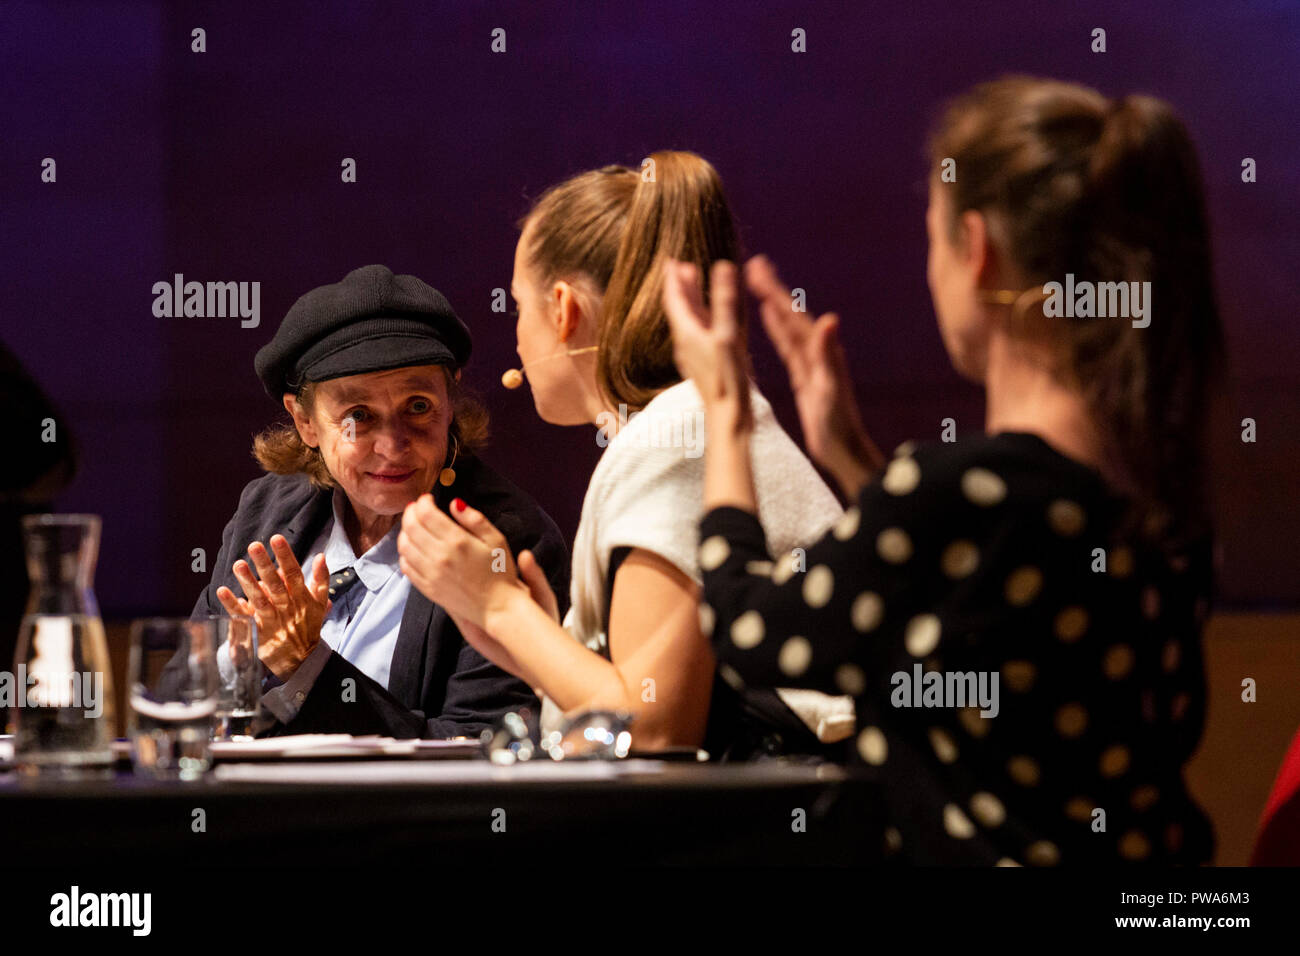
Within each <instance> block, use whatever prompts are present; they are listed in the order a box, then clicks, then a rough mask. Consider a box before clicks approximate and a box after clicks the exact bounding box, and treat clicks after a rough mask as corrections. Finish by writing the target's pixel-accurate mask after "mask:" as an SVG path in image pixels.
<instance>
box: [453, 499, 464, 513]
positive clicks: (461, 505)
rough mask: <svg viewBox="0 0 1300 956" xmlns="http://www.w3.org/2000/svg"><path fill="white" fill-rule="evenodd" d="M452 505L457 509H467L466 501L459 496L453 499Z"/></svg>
mask: <svg viewBox="0 0 1300 956" xmlns="http://www.w3.org/2000/svg"><path fill="white" fill-rule="evenodd" d="M451 506H452V507H453V508H455V509H456V510H457V511H464V510H465V502H463V501H461V500H460V499H459V498H457V499H456V500H455V501H453V502H452V503H451Z"/></svg>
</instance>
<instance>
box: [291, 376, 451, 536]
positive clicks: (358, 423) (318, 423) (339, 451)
mask: <svg viewBox="0 0 1300 956" xmlns="http://www.w3.org/2000/svg"><path fill="white" fill-rule="evenodd" d="M290 401H291V400H287V401H286V407H288V405H289V402H290ZM289 412H290V414H292V415H293V417H294V422H295V424H296V425H297V426H298V432H299V434H300V435H302V439H303V441H305V442H306V443H307V444H309V445H313V446H315V447H317V448H319V449H320V452H321V455H322V456H323V457H324V459H325V465H326V467H327V468H329V471H330V474H331V475H333V476H334V480H335V481H337V482H338V483H339V485H340V486H341V487H342V489H343V491H344V492H345V493H346V494H347V496H348V500H349V501H350V502H351V503H352V506H353V507H354V508H355V509H357V510H358V512H360V513H362V514H373V515H395V514H400V513H401V512H402V510H403V509H404V508H405V507H406V506H407V505H408V504H410V503H411V502H412V501H414V500H415V499H416V498H418V497H419V496H420V495H422V494H424V493H425V492H427V491H428V490H429V489H430V488H432V487H433V484H434V481H435V480H436V479H437V477H438V472H439V471H441V470H442V467H443V463H444V462H445V461H446V455H447V429H448V427H449V426H450V425H451V403H450V401H449V399H448V396H447V380H446V378H445V377H444V373H443V370H442V367H441V366H439V365H420V366H413V367H410V368H399V369H393V370H391V371H387V372H368V373H366V374H365V375H349V376H347V377H346V378H335V379H330V380H328V381H325V382H321V383H320V384H318V385H317V386H316V395H315V400H314V402H313V405H312V409H311V414H310V415H306V414H304V413H303V410H302V408H301V407H298V406H296V405H295V407H291V408H289Z"/></svg>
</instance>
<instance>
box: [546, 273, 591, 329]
mask: <svg viewBox="0 0 1300 956" xmlns="http://www.w3.org/2000/svg"><path fill="white" fill-rule="evenodd" d="M583 299H584V297H583V295H582V294H581V293H580V292H579V291H578V289H577V288H576V287H575V286H574V285H572V284H571V283H568V282H565V281H563V280H561V281H559V282H556V283H555V288H554V290H553V294H552V299H551V301H552V303H553V304H554V306H555V338H556V340H557V341H558V342H559V343H560V344H561V345H563V344H564V343H566V342H568V341H569V339H571V338H572V337H573V336H574V335H576V334H577V332H578V329H579V328H580V327H581V326H582V319H583V315H584V314H585V309H584V308H583Z"/></svg>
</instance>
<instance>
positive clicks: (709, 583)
mask: <svg viewBox="0 0 1300 956" xmlns="http://www.w3.org/2000/svg"><path fill="white" fill-rule="evenodd" d="M929 160H930V170H931V176H930V205H929V210H928V213H927V216H926V224H927V228H928V232H929V240H930V250H929V264H928V278H929V284H930V292H931V297H932V299H933V302H934V309H935V313H936V315H937V316H938V320H939V331H940V335H941V337H942V339H943V342H944V345H945V347H946V348H947V350H948V353H949V356H950V358H951V360H952V362H953V365H954V366H955V367H956V369H957V370H958V371H959V372H960V373H961V374H963V375H965V376H966V377H968V378H970V379H972V380H974V381H976V382H978V383H980V384H981V385H982V386H983V387H984V389H985V392H986V395H987V410H986V420H985V434H983V435H977V436H965V437H962V438H961V439H960V440H958V441H956V442H950V443H945V442H924V443H911V442H909V443H907V444H905V445H904V446H903V447H900V448H899V450H898V452H897V453H896V455H895V457H894V459H893V460H892V462H890V463H889V465H888V466H887V467H885V468H883V469H881V468H878V467H876V464H875V463H874V462H873V461H872V460H871V456H870V455H869V454H866V453H864V452H863V451H862V449H864V448H868V447H869V446H870V443H869V441H868V440H867V438H866V435H865V431H864V429H863V426H862V423H861V419H860V417H859V415H858V411H857V408H856V405H855V403H854V400H853V391H852V386H851V383H850V382H849V381H848V375H847V368H846V364H845V362H844V358H843V354H842V352H841V351H840V348H839V345H838V343H837V339H836V330H837V328H838V319H837V317H836V316H834V315H831V314H828V315H825V316H823V317H821V318H820V319H818V320H816V321H815V322H814V321H812V320H811V319H810V318H809V317H808V316H805V315H803V314H802V313H799V312H795V311H794V310H793V309H791V303H790V296H789V293H788V292H787V291H786V290H785V288H784V287H783V286H782V285H781V283H780V281H779V280H778V279H777V277H776V273H775V271H774V270H773V269H772V266H771V265H770V263H768V262H766V260H763V259H756V260H754V261H752V262H750V263H749V264H748V266H747V270H746V279H747V280H748V285H749V288H750V290H751V292H752V293H753V294H754V295H755V296H756V297H757V298H758V299H759V300H760V308H761V314H762V317H763V324H764V326H765V328H766V329H767V331H768V333H769V335H770V336H771V337H772V339H773V341H774V343H775V345H776V347H777V350H778V352H779V353H780V354H781V355H782V357H783V359H784V360H785V361H786V363H787V365H788V367H789V371H790V378H791V384H792V387H793V389H794V392H795V399H796V403H797V405H798V406H799V411H800V420H801V421H802V423H803V426H804V433H805V436H806V438H807V441H808V447H809V450H810V452H811V453H812V455H813V458H814V459H815V460H817V461H818V462H820V463H823V464H825V465H826V466H827V467H828V469H830V470H831V471H832V473H834V474H835V475H836V477H837V478H838V479H839V480H840V482H841V484H842V485H843V486H844V490H845V491H846V493H848V494H850V495H851V497H852V498H853V499H854V500H855V502H856V504H855V505H854V506H853V507H851V508H850V509H849V510H848V511H847V512H846V513H845V516H844V519H843V520H842V521H841V522H839V523H838V524H837V525H836V526H835V529H834V531H833V532H832V533H831V534H829V535H826V536H825V537H823V538H822V539H821V540H820V541H818V542H815V543H810V544H809V546H808V553H807V566H808V569H809V570H808V571H807V572H806V574H803V575H791V574H788V573H781V569H780V568H779V567H778V569H777V572H776V573H773V574H772V575H770V576H765V575H761V574H754V573H753V572H752V570H751V569H750V567H749V565H750V564H751V563H752V561H753V559H754V558H755V557H756V556H758V555H759V554H761V553H762V552H763V550H764V530H763V528H762V526H761V525H760V524H759V523H758V522H756V521H755V520H754V513H755V511H754V504H755V499H754V495H753V488H754V485H753V482H752V481H751V479H750V473H749V461H750V456H749V425H748V422H749V416H748V415H747V413H746V411H745V404H746V402H747V400H748V389H747V388H746V387H745V371H746V364H745V353H744V352H743V351H742V350H740V349H738V348H737V347H736V344H735V343H736V336H735V335H734V333H733V329H734V327H735V324H736V319H735V315H734V312H733V309H732V308H731V306H732V304H733V303H734V302H735V301H736V299H737V293H736V290H735V284H736V277H735V269H734V267H732V266H731V265H730V263H720V264H717V265H715V266H714V271H713V274H712V277H711V279H712V281H711V285H712V315H710V310H709V309H708V307H706V306H705V304H704V302H703V300H702V298H701V297H700V295H699V290H698V280H699V276H700V275H702V273H701V272H700V270H699V267H698V264H686V265H671V264H670V266H669V267H668V270H667V274H666V289H665V305H666V308H667V309H668V315H669V318H670V321H671V323H672V328H673V334H674V339H675V343H676V354H677V359H678V364H679V366H681V368H682V371H683V372H684V373H685V374H688V375H690V376H691V377H692V380H694V381H695V382H696V384H697V385H698V387H699V390H700V392H701V394H702V396H703V399H704V402H705V407H706V409H707V415H708V427H709V439H710V440H709V447H708V451H707V466H706V467H707V474H706V483H705V506H706V508H707V509H708V513H707V514H706V515H705V517H704V520H703V522H702V524H701V528H700V535H701V540H702V542H703V543H702V545H701V551H702V552H704V551H707V552H716V553H718V554H720V555H723V558H722V559H721V560H719V561H716V562H711V566H710V567H708V568H707V569H706V570H705V573H704V588H703V598H702V599H703V601H704V603H705V605H706V606H708V607H709V608H711V615H710V616H711V617H712V619H713V622H714V627H713V631H712V640H713V645H714V650H715V653H716V654H717V657H718V661H719V664H720V665H721V666H725V667H729V668H731V670H732V671H733V672H734V673H735V674H736V675H738V677H739V679H741V680H743V681H744V682H745V684H746V685H747V686H749V687H762V686H770V685H771V684H774V683H777V682H780V683H781V684H782V685H791V684H793V685H794V686H801V687H806V688H811V689H817V690H824V691H828V692H836V691H846V692H849V693H852V694H853V695H854V697H855V703H856V705H857V714H858V722H859V723H858V728H857V733H856V735H855V740H856V747H855V748H854V749H855V750H856V753H857V756H858V759H859V761H860V762H861V763H862V764H864V765H865V766H867V767H868V768H871V769H872V770H873V771H874V772H875V773H877V774H878V775H879V779H880V781H881V786H882V789H883V793H884V795H885V802H886V805H887V806H888V811H889V815H890V819H889V821H888V824H889V826H888V828H887V830H886V850H887V851H888V852H890V853H893V854H895V856H896V858H897V859H899V860H902V861H906V862H910V863H969V864H985V865H992V864H998V865H1022V864H1031V865H1052V864H1056V863H1061V864H1076V865H1077V864H1082V863H1098V862H1100V863H1119V862H1126V861H1132V862H1164V863H1192V864H1195V863H1203V862H1207V861H1208V860H1209V859H1210V856H1211V851H1212V847H1213V837H1212V833H1211V831H1210V828H1209V825H1208V822H1207V820H1206V818H1205V816H1204V814H1203V813H1202V812H1201V810H1200V808H1199V807H1197V806H1196V804H1195V802H1194V801H1193V800H1192V798H1191V797H1190V795H1189V794H1188V791H1187V788H1186V786H1185V785H1184V782H1183V778H1182V770H1183V766H1184V765H1185V764H1186V762H1187V761H1188V760H1189V759H1190V757H1191V755H1192V753H1193V751H1194V750H1195V749H1196V745H1197V742H1198V740H1199V739H1200V734H1201V727H1202V722H1203V717H1204V712H1205V694H1204V674H1203V671H1202V664H1201V645H1200V632H1201V627H1202V624H1203V622H1204V620H1205V615H1206V610H1207V608H1208V603H1209V600H1208V599H1209V589H1210V579H1211V562H1210V553H1211V549H1210V539H1209V519H1208V515H1207V508H1206V505H1205V494H1204V489H1205V473H1206V461H1205V458H1206V454H1205V447H1206V436H1205V434H1204V432H1205V423H1206V419H1207V412H1208V405H1209V398H1210V396H1211V395H1212V394H1213V390H1214V386H1215V382H1216V378H1217V367H1218V363H1219V358H1220V353H1221V344H1220V326H1219V318H1218V313H1217V310H1216V307H1215V302H1214V295H1213V290H1212V288H1211V281H1210V275H1211V264H1210V255H1209V236H1208V227H1207V223H1206V217H1205V209H1204V201H1203V198H1202V194H1201V185H1200V177H1199V173H1198V170H1197V164H1196V159H1195V155H1194V150H1193V148H1192V145H1191V141H1190V139H1189V137H1188V134H1187V131H1186V129H1185V128H1184V127H1183V125H1182V123H1181V122H1180V121H1179V120H1178V119H1177V117H1176V116H1174V114H1173V113H1172V112H1171V110H1170V109H1169V107H1168V106H1167V105H1166V104H1165V103H1163V102H1161V101H1160V100H1157V99H1154V98H1151V97H1145V96H1131V97H1125V98H1123V99H1120V100H1109V99H1107V98H1106V97H1104V96H1102V95H1101V94H1099V93H1097V92H1095V91H1093V90H1089V89H1085V88H1083V87H1080V86H1076V85H1073V84H1068V83H1060V82H1053V81H1047V80H1037V79H1028V78H1009V79H1005V80H1001V81H998V82H994V83H989V84H985V85H982V86H979V87H976V88H975V89H974V90H973V91H971V92H969V93H968V94H966V95H964V96H962V97H961V98H959V99H958V100H957V101H956V102H954V103H953V104H952V105H951V106H950V107H949V109H948V110H947V112H946V113H945V114H944V116H943V118H942V120H941V121H940V123H939V125H938V127H937V129H936V131H935V134H934V137H933V139H932V141H931V146H930V157H929ZM946 169H951V170H953V171H955V173H956V177H955V179H953V178H952V177H948V176H944V175H943V174H942V172H943V171H944V170H946ZM1076 279H1077V280H1078V282H1079V288H1080V289H1082V288H1084V286H1083V283H1091V284H1092V285H1091V286H1089V287H1088V288H1090V289H1091V288H1093V287H1095V288H1096V289H1097V290H1101V289H1102V288H1109V289H1111V290H1114V293H1115V299H1116V300H1118V301H1120V302H1121V303H1123V302H1124V301H1127V302H1128V304H1129V308H1128V309H1123V308H1121V309H1119V310H1118V314H1116V310H1114V309H1112V308H1109V307H1108V308H1107V309H1106V310H1105V311H1103V310H1101V309H1100V308H1096V307H1095V306H1096V305H1097V304H1098V302H1099V300H1094V302H1093V306H1094V307H1092V308H1089V307H1088V306H1087V302H1086V298H1085V293H1082V292H1081V293H1080V295H1079V298H1078V301H1077V302H1075V301H1072V302H1071V303H1070V305H1071V308H1068V309H1057V308H1054V307H1049V306H1048V303H1047V302H1046V301H1045V300H1046V299H1048V298H1049V297H1050V296H1051V294H1052V291H1051V290H1052V289H1053V288H1061V287H1074V285H1075V280H1076ZM1053 283H1055V284H1057V285H1056V286H1055V287H1054V286H1053ZM1121 284H1123V286H1124V290H1125V291H1126V292H1127V293H1128V296H1127V300H1125V299H1124V298H1121V297H1120V296H1119V295H1118V290H1119V289H1120V286H1121ZM1137 295H1141V296H1142V300H1141V301H1142V303H1143V304H1141V305H1140V307H1138V305H1137V303H1136V302H1135V301H1134V296H1137ZM814 575H815V576H817V579H818V583H817V585H816V587H812V585H813V580H814ZM814 598H815V599H816V600H814ZM753 633H758V634H761V635H762V638H761V640H754V639H751V637H750V635H751V634H753ZM987 691H991V693H986V692H987Z"/></svg>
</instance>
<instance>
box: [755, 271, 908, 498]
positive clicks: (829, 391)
mask: <svg viewBox="0 0 1300 956" xmlns="http://www.w3.org/2000/svg"><path fill="white" fill-rule="evenodd" d="M745 281H746V284H747V285H748V286H749V291H750V292H751V293H752V294H753V295H754V297H755V298H756V299H758V303H759V316H760V317H761V319H762V321H763V328H764V329H765V330H766V331H767V335H768V338H770V339H771V340H772V344H773V345H774V346H775V347H776V352H777V354H778V355H779V356H781V361H783V362H784V363H785V367H786V370H787V371H788V372H789V375H790V388H791V390H792V391H793V392H794V400H795V407H796V408H797V409H798V412H799V424H800V425H801V426H802V428H803V434H804V442H805V443H806V445H807V447H808V454H809V455H810V456H811V457H812V459H813V460H814V461H816V462H817V463H818V464H819V465H821V466H822V467H823V468H825V469H826V470H827V471H828V472H830V474H831V475H832V477H834V478H835V481H836V482H837V483H838V484H839V486H840V489H841V490H842V491H843V492H844V494H845V495H846V496H847V497H848V498H850V499H853V498H856V497H857V495H858V492H859V491H860V490H861V489H862V486H863V485H864V484H866V482H867V480H868V479H869V478H870V477H871V473H872V472H874V471H875V470H876V469H877V468H879V467H880V465H881V464H882V463H883V458H882V457H881V454H880V452H879V450H878V449H877V448H876V446H875V444H874V443H873V442H872V441H871V439H870V437H868V435H867V430H866V429H865V428H864V427H863V425H862V416H861V413H860V412H859V411H858V403H857V399H856V398H855V397H854V395H853V383H852V381H851V380H850V378H849V371H848V363H847V362H846V361H845V358H844V349H843V347H842V346H841V345H840V341H839V336H838V330H839V316H837V315H836V314H835V313H833V312H827V313H826V314H825V315H823V316H821V317H820V318H818V319H817V320H816V321H815V322H814V321H813V320H812V319H811V318H810V317H809V316H808V314H807V313H805V312H799V311H797V310H796V309H795V308H794V304H793V300H792V299H791V297H790V290H789V289H787V288H786V287H785V286H784V285H783V284H782V283H781V280H780V278H779V277H778V276H777V274H776V269H775V268H773V266H772V263H771V262H770V261H769V260H768V259H767V257H766V256H755V257H754V258H752V259H750V260H749V262H747V263H746V264H745Z"/></svg>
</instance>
